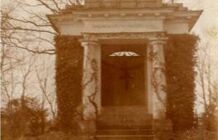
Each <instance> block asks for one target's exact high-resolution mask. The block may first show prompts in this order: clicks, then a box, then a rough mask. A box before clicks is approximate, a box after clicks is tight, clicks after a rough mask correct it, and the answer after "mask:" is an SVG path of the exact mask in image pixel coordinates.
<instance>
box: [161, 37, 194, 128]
mask: <svg viewBox="0 0 218 140" xmlns="http://www.w3.org/2000/svg"><path fill="white" fill-rule="evenodd" d="M196 41H197V37H196V36H193V35H188V34H184V35H170V36H169V42H168V45H167V46H166V49H165V54H166V55H165V59H166V77H167V93H168V97H167V99H168V104H167V117H168V118H169V119H170V120H171V121H172V123H173V130H174V131H178V130H188V129H190V128H192V127H193V125H194V101H195V94H194V89H195V83H194V81H195V71H194V66H195V65H196V55H195V53H196Z"/></svg>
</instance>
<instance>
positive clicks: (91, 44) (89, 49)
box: [81, 39, 101, 132]
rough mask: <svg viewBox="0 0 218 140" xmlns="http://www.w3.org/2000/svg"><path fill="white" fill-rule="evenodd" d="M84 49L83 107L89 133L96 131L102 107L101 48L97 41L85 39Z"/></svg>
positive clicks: (82, 42) (82, 43)
mask: <svg viewBox="0 0 218 140" xmlns="http://www.w3.org/2000/svg"><path fill="white" fill-rule="evenodd" d="M81 45H82V46H83V48H84V58H83V80H82V106H83V119H84V121H85V122H86V124H87V125H86V129H87V130H88V131H89V132H94V131H95V121H96V117H97V114H98V112H99V111H100V107H101V97H100V96H101V94H100V91H101V48H100V47H101V46H100V44H99V43H98V41H97V40H93V39H92V40H91V39H83V40H82V41H81Z"/></svg>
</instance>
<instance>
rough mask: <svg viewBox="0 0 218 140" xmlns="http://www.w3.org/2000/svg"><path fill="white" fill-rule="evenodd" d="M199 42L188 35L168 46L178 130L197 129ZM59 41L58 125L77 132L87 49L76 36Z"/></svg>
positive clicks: (171, 114) (170, 106) (171, 110)
mask: <svg viewBox="0 0 218 140" xmlns="http://www.w3.org/2000/svg"><path fill="white" fill-rule="evenodd" d="M197 39H198V38H197V37H195V36H193V35H187V34H184V35H169V41H168V45H167V46H166V47H165V59H166V71H165V72H166V77H167V78H166V80H167V98H168V102H167V117H168V118H169V119H170V120H171V121H172V123H173V129H174V130H175V131H176V130H187V129H189V128H192V127H193V122H194V100H195V95H194V88H195V84H194V78H195V71H194V66H195V64H196V57H195V52H196V45H195V44H196V41H197ZM55 41H56V54H57V56H56V93H57V106H58V122H59V125H60V127H61V129H62V130H70V131H71V130H73V129H76V126H77V125H76V121H74V118H75V112H76V108H77V107H78V106H79V105H80V104H81V95H82V86H81V82H82V63H83V48H82V47H81V46H80V43H79V42H78V38H76V37H72V36H57V37H56V38H55Z"/></svg>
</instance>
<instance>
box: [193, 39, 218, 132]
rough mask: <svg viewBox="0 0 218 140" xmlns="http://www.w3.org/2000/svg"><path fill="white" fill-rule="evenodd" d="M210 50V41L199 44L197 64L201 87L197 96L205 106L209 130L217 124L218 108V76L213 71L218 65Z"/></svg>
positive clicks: (206, 122)
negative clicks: (217, 113) (217, 112)
mask: <svg viewBox="0 0 218 140" xmlns="http://www.w3.org/2000/svg"><path fill="white" fill-rule="evenodd" d="M210 51H211V49H210V45H209V43H206V44H203V45H201V46H199V51H198V53H199V57H198V63H197V66H196V69H197V73H198V79H197V85H198V87H199V89H200V90H199V91H197V96H198V98H199V100H200V103H201V104H202V105H203V108H204V121H205V127H206V129H208V130H211V129H214V127H215V125H216V124H215V123H214V121H215V113H216V110H217V109H218V86H217V85H218V83H217V76H216V75H215V73H214V71H213V70H214V68H213V67H214V66H217V64H216V62H214V61H213V59H212V58H211V56H210Z"/></svg>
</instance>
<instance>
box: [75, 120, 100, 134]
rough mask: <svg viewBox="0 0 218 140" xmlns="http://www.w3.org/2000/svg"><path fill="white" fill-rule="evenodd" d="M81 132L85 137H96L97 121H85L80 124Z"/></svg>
mask: <svg viewBox="0 0 218 140" xmlns="http://www.w3.org/2000/svg"><path fill="white" fill-rule="evenodd" d="M79 128H80V132H81V134H83V135H88V136H94V135H95V133H96V121H93V120H87V121H86V120H84V121H81V122H80V123H79Z"/></svg>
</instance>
